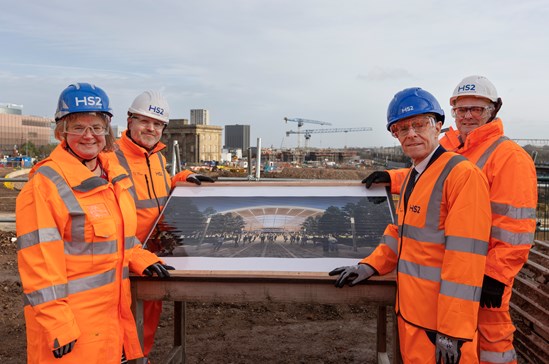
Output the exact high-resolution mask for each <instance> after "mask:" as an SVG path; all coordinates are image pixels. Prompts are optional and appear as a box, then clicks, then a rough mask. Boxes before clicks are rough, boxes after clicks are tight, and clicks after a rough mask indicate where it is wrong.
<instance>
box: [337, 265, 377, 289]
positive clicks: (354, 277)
mask: <svg viewBox="0 0 549 364" xmlns="http://www.w3.org/2000/svg"><path fill="white" fill-rule="evenodd" d="M374 273H375V271H374V269H373V268H372V267H370V266H369V265H368V264H357V265H350V266H347V267H339V268H336V269H334V270H332V271H331V272H330V273H328V274H329V275H330V276H335V275H338V274H339V278H338V279H337V280H336V282H335V286H336V287H338V288H341V287H343V286H344V285H345V283H349V287H352V286H354V285H356V284H358V283H359V282H362V281H364V280H366V279H368V278H370V277H371V276H373V275H374Z"/></svg>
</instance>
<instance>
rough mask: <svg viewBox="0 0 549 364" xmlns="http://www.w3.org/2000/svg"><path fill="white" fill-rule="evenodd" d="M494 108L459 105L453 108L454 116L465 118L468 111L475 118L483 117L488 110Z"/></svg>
mask: <svg viewBox="0 0 549 364" xmlns="http://www.w3.org/2000/svg"><path fill="white" fill-rule="evenodd" d="M492 110H494V107H493V106H459V107H454V108H452V116H453V117H454V118H456V117H457V118H464V117H465V116H466V115H467V113H470V114H471V116H472V117H474V118H481V117H482V116H484V114H485V113H486V111H492Z"/></svg>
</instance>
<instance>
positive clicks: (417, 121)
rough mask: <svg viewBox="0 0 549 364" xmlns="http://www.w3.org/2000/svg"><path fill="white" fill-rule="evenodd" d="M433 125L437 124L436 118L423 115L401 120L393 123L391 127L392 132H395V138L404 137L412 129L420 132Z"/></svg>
mask: <svg viewBox="0 0 549 364" xmlns="http://www.w3.org/2000/svg"><path fill="white" fill-rule="evenodd" d="M431 125H435V118H433V117H432V116H427V115H422V116H417V117H415V118H413V119H410V120H404V121H399V122H397V123H395V124H393V125H391V127H390V129H391V134H393V136H394V137H395V138H403V137H405V136H406V135H408V133H409V132H410V130H412V129H414V131H415V132H416V133H418V134H419V133H423V132H424V131H426V130H427V129H428V128H429V127H430V126H431Z"/></svg>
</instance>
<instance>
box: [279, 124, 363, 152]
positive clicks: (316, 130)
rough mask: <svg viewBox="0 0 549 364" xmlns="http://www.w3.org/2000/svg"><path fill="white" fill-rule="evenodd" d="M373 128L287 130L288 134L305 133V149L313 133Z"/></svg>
mask: <svg viewBox="0 0 549 364" xmlns="http://www.w3.org/2000/svg"><path fill="white" fill-rule="evenodd" d="M372 130H373V129H372V128H370V127H369V126H368V127H363V128H334V129H305V130H303V131H299V130H298V131H294V130H289V131H287V132H286V136H290V134H298V135H299V134H303V135H304V136H305V149H307V142H308V141H309V139H311V134H318V133H349V132H356V131H372Z"/></svg>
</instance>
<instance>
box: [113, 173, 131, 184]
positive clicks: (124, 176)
mask: <svg viewBox="0 0 549 364" xmlns="http://www.w3.org/2000/svg"><path fill="white" fill-rule="evenodd" d="M125 178H129V176H128V175H127V174H121V175H118V176H116V177H114V178H113V179H112V184H113V185H115V184H117V183H118V182H119V181H122V180H123V179H125Z"/></svg>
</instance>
